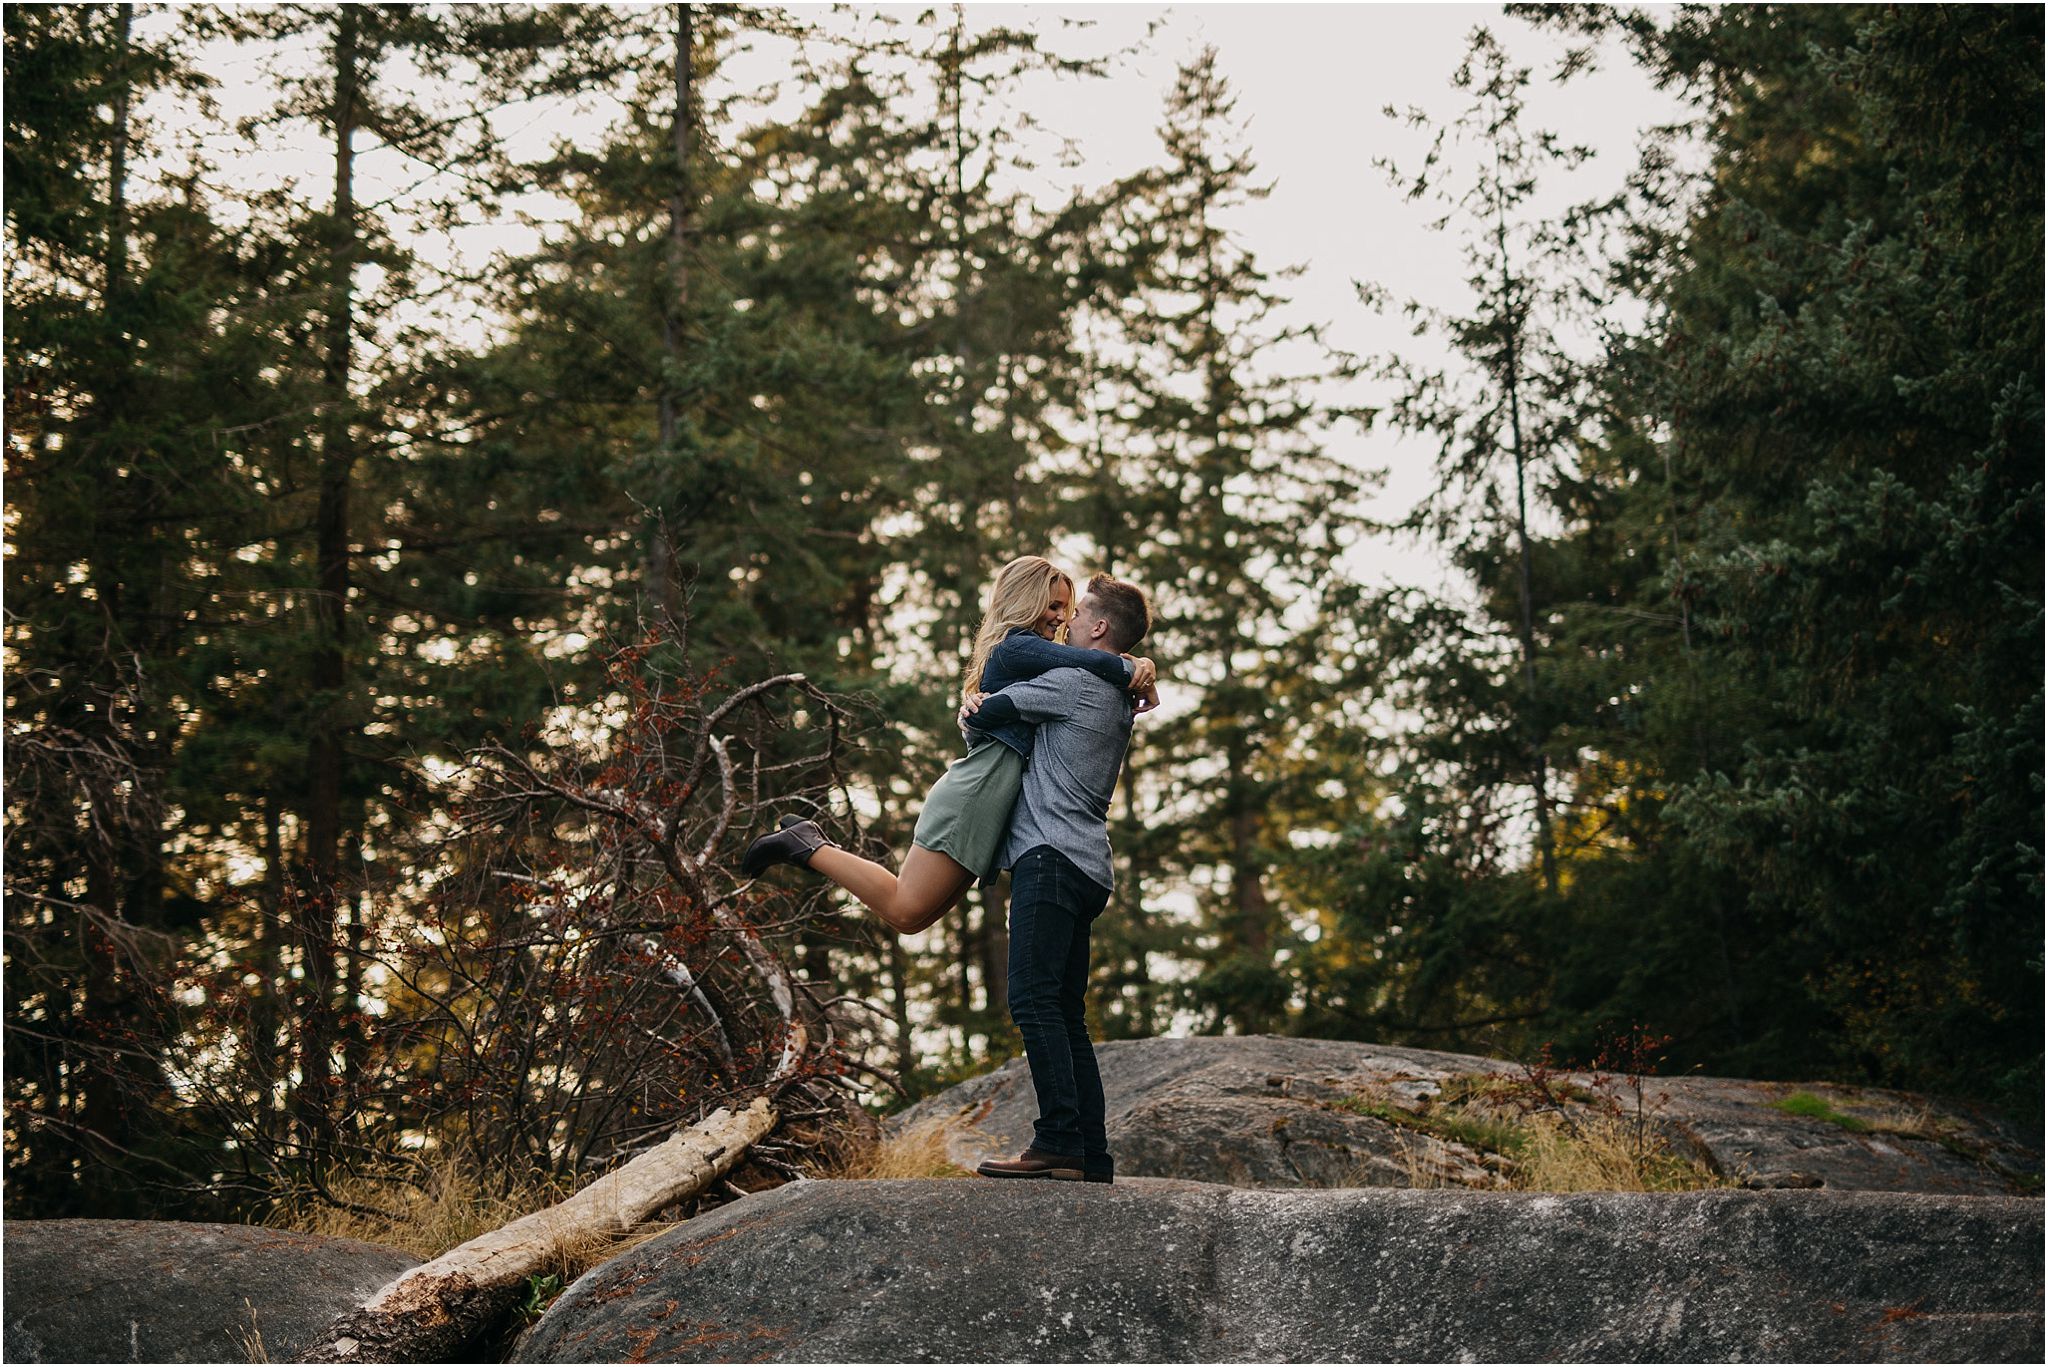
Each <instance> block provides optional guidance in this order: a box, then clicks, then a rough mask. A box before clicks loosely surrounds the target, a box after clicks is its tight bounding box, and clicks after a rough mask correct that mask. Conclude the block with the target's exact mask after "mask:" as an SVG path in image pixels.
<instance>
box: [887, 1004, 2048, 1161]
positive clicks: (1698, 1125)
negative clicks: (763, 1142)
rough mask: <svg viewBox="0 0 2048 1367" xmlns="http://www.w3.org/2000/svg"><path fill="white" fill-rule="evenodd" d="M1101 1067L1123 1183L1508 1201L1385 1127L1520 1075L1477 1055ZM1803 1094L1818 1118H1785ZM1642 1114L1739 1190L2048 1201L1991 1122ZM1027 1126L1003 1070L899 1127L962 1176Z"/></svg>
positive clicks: (1018, 1072)
mask: <svg viewBox="0 0 2048 1367" xmlns="http://www.w3.org/2000/svg"><path fill="white" fill-rule="evenodd" d="M1097 1057H1098V1059H1099V1061H1100V1063H1101V1067H1102V1078H1103V1091H1104V1093H1105V1094H1106V1096H1107V1098H1108V1103H1109V1133H1110V1146H1111V1148H1112V1149H1113V1150H1114V1152H1115V1154H1116V1160H1117V1171H1118V1173H1119V1174H1136V1175H1150V1176H1157V1177H1185V1178H1192V1179H1196V1180H1200V1181H1206V1182H1223V1183H1228V1184H1230V1185H1232V1186H1361V1185H1369V1186H1412V1185H1455V1186H1469V1187H1479V1188H1487V1187H1497V1186H1500V1185H1502V1181H1503V1179H1502V1174H1501V1168H1502V1165H1501V1163H1500V1162H1499V1160H1498V1158H1497V1157H1496V1156H1495V1155H1493V1154H1491V1153H1489V1152H1488V1151H1487V1150H1486V1149H1485V1148H1484V1147H1483V1146H1480V1145H1474V1144H1469V1143H1462V1142H1459V1141H1458V1140H1457V1139H1455V1138H1449V1137H1445V1136H1442V1135H1438V1134H1432V1133H1430V1132H1429V1129H1428V1127H1427V1126H1417V1125H1414V1124H1403V1123H1399V1122H1398V1121H1397V1120H1391V1119H1387V1118H1383V1117H1384V1116H1386V1115H1388V1114H1392V1113H1396V1112H1398V1113H1401V1114H1403V1115H1412V1116H1417V1117H1420V1116H1422V1115H1424V1114H1426V1113H1427V1111H1428V1108H1429V1104H1430V1102H1431V1100H1432V1098H1436V1097H1439V1096H1441V1095H1442V1094H1443V1093H1444V1092H1445V1090H1446V1089H1447V1088H1455V1087H1457V1086H1459V1085H1461V1084H1464V1083H1469V1081H1470V1080H1471V1079H1473V1078H1475V1077H1484V1076H1496V1077H1500V1078H1504V1079H1512V1078H1515V1077H1518V1076H1520V1075H1521V1071H1522V1070H1520V1069H1519V1068H1517V1067H1516V1066H1515V1065H1512V1064H1508V1063H1503V1062H1501V1061H1500V1060H1498V1059H1489V1058H1481V1057H1477V1056H1474V1055H1470V1054H1448V1053H1438V1052H1434V1051H1431V1050H1426V1049H1401V1048H1393V1047H1387V1046H1381V1045H1368V1044H1352V1043H1343V1042H1338V1041H1333V1040H1310V1039H1288V1038H1276V1037H1269V1036H1250V1037H1213V1036H1212V1037H1197V1038H1192V1039H1147V1040H1126V1041H1115V1042H1111V1043H1108V1044H1103V1045H1098V1046H1097ZM1556 1085H1557V1087H1558V1088H1559V1089H1560V1090H1561V1091H1562V1092H1565V1093H1569V1094H1571V1095H1576V1096H1578V1097H1579V1098H1580V1099H1579V1100H1578V1101H1576V1102H1571V1103H1570V1104H1572V1105H1576V1106H1581V1107H1588V1106H1591V1105H1594V1104H1596V1103H1595V1095H1596V1093H1598V1092H1599V1091H1602V1090H1604V1091H1605V1092H1606V1093H1607V1094H1608V1095H1609V1096H1611V1097H1613V1098H1615V1099H1616V1101H1617V1102H1618V1103H1619V1104H1621V1105H1624V1106H1633V1105H1634V1097H1633V1096H1632V1095H1631V1094H1630V1093H1629V1092H1628V1091H1627V1088H1626V1087H1625V1085H1624V1084H1623V1083H1622V1082H1620V1081H1618V1080H1609V1081H1607V1082H1605V1083H1602V1082H1601V1080H1600V1079H1598V1078H1595V1077H1592V1076H1590V1075H1587V1074H1583V1073H1579V1074H1565V1075H1562V1076H1560V1077H1559V1078H1558V1079H1557V1082H1556ZM1801 1094H1804V1095H1806V1096H1808V1097H1812V1098H1814V1099H1816V1100H1818V1101H1819V1102H1821V1103H1823V1105H1822V1107H1819V1108H1814V1109H1823V1110H1825V1111H1826V1112H1827V1113H1828V1114H1827V1115H1821V1116H1815V1115H1803V1114H1795V1113H1792V1112H1788V1111H1787V1110H1785V1109H1782V1105H1783V1103H1785V1102H1786V1101H1787V1100H1788V1099H1796V1098H1798V1097H1799V1096H1800V1095H1801ZM1361 1103H1366V1104H1361ZM1645 1105H1646V1107H1647V1108H1648V1109H1649V1110H1650V1111H1651V1113H1652V1116H1653V1123H1654V1125H1655V1126H1656V1127H1657V1128H1658V1129H1659V1130H1660V1131H1662V1132H1663V1133H1664V1134H1665V1135H1666V1136H1667V1137H1669V1138H1670V1139H1671V1140H1672V1141H1673V1144H1674V1147H1675V1148H1677V1149H1678V1150H1679V1151H1680V1152H1684V1153H1689V1154H1692V1155H1694V1156H1697V1157H1698V1158H1700V1159H1701V1160H1703V1161H1704V1162H1705V1163H1706V1164H1707V1165H1708V1166H1709V1167H1711V1168H1712V1169H1714V1170H1715V1171H1717V1172H1719V1173H1720V1174H1722V1175H1723V1176H1724V1177H1725V1178H1726V1179H1727V1180H1728V1181H1730V1182H1734V1183H1739V1184H1745V1185H1749V1186H1754V1187H1802V1188H1827V1189H1830V1190H1836V1191H1921V1192H1943V1193H1953V1194H1967V1193H1976V1194H1988V1193H2024V1192H2039V1191H2040V1189H2041V1153H2040V1149H2039V1141H2038V1137H2036V1138H2034V1139H2033V1141H2032V1142H2028V1140H2027V1139H2025V1138H2023V1137H2022V1136H2020V1135H2019V1134H2018V1133H2016V1132H2015V1131H2013V1130H2012V1129H2011V1128H2010V1127H2009V1126H2007V1125H2005V1124H2004V1123H2003V1122H2001V1121H1999V1120H1998V1119H1997V1118H1995V1117H1993V1116H1990V1115H1987V1114H1984V1113H1980V1112H1975V1111H1971V1110H1968V1109H1965V1108H1959V1107H1955V1106H1941V1105H1936V1104H1935V1103H1932V1102H1929V1101H1928V1100H1926V1099H1925V1098H1922V1097H1916V1096H1911V1095H1908V1094H1906V1093H1901V1092H1883V1091H1876V1090H1871V1089H1864V1088H1854V1087H1837V1086H1831V1085H1827V1084H1800V1085H1796V1086H1795V1085H1793V1084H1788V1083H1772V1082H1745V1081H1739V1080H1734V1079H1725V1078H1706V1077H1675V1078H1650V1079H1647V1080H1646V1097H1645ZM1374 1109H1378V1110H1379V1111H1380V1112H1381V1114H1380V1115H1375V1114H1371V1113H1370V1112H1371V1111H1373V1110H1374ZM1036 1113H1037V1106H1036V1102H1035V1100H1034V1098H1033V1096H1032V1091H1031V1076H1030V1073H1029V1072H1028V1070H1027V1069H1026V1067H1025V1064H1024V1060H1022V1059H1013V1060H1011V1061H1010V1062H1009V1063H1007V1064H1005V1065H1004V1066H1003V1067H1001V1068H998V1069H996V1070H995V1071H994V1072H991V1073H987V1074H984V1075H983V1076H981V1077H978V1078H974V1079H972V1080H971V1081H968V1082H964V1083H961V1084H960V1085H959V1086H957V1087H953V1088H951V1089H949V1090H947V1091H945V1092H942V1093H940V1094H938V1095H937V1096H934V1097H930V1098H928V1099H927V1100H925V1101H923V1102H921V1103H919V1104H918V1105H917V1106H915V1107H912V1108H911V1109H910V1110H908V1111H905V1112H903V1113H902V1114H901V1115H900V1116H898V1117H896V1118H895V1119H894V1120H893V1121H892V1122H891V1124H892V1125H893V1126H894V1127H895V1128H897V1129H899V1130H900V1129H902V1128H905V1127H908V1126H914V1125H919V1124H938V1123H944V1124H945V1125H946V1127H947V1131H946V1133H947V1140H946V1142H947V1147H948V1150H949V1152H950V1154H951V1156H952V1158H953V1161H954V1162H956V1163H959V1164H960V1165H961V1166H963V1167H968V1168H971V1167H972V1166H973V1165H974V1164H975V1163H976V1162H978V1161H980V1159H981V1158H983V1157H985V1156H988V1155H990V1154H1000V1155H1003V1156H1008V1155H1010V1154H1014V1153H1015V1152H1017V1151H1018V1150H1019V1149H1021V1148H1023V1147H1024V1145H1025V1144H1026V1143H1027V1142H1028V1141H1029V1139H1030V1137H1031V1121H1032V1117H1033V1116H1034V1115H1035V1114H1036ZM1830 1116H1832V1117H1833V1118H1829V1117H1830ZM1859 1125H1860V1126H1864V1127H1866V1128H1861V1129H1858V1128H1855V1127H1856V1126H1859Z"/></svg>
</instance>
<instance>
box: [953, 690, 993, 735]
mask: <svg viewBox="0 0 2048 1367" xmlns="http://www.w3.org/2000/svg"><path fill="white" fill-rule="evenodd" d="M987 697H988V694H986V693H969V694H968V695H967V701H966V702H963V703H961V704H960V715H959V718H958V720H959V723H960V728H961V730H963V731H964V730H966V729H967V719H968V718H969V717H971V716H973V715H974V714H975V713H976V712H979V711H980V710H981V704H982V702H983V700H984V699H986V698H987Z"/></svg>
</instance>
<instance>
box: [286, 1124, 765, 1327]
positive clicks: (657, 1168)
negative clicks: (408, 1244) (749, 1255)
mask: <svg viewBox="0 0 2048 1367" xmlns="http://www.w3.org/2000/svg"><path fill="white" fill-rule="evenodd" d="M779 1118H780V1117H779V1116H778V1114H777V1112H776V1109H775V1106H774V1105H773V1103H771V1102H770V1101H769V1100H768V1098H767V1097H765V1096H763V1097H756V1098H755V1099H754V1103H753V1104H752V1105H751V1106H749V1107H748V1108H747V1109H746V1110H744V1111H741V1112H739V1113H737V1114H734V1113H733V1112H731V1111H728V1110H725V1109H723V1108H721V1109H719V1110H716V1111H714V1112H712V1113H711V1114H710V1115H709V1116H706V1117H705V1118H704V1119H703V1120H701V1121H699V1122H698V1123H697V1124H695V1125H692V1126H691V1127H690V1128H689V1129H687V1130H684V1131H682V1132H681V1133H679V1134H677V1135H675V1136H674V1137H673V1138H671V1139H669V1140H668V1141H667V1142H666V1143H664V1144H662V1145H661V1146H660V1147H659V1148H656V1149H653V1150H650V1151H649V1152H647V1153H644V1154H642V1155H640V1157H638V1158H636V1159H634V1160H633V1161H632V1162H630V1163H628V1164H626V1165H625V1166H624V1167H622V1168H620V1169H619V1170H618V1171H616V1172H612V1173H607V1174H606V1175H605V1176H603V1177H600V1178H599V1179H598V1180H597V1181H595V1182H592V1183H591V1184H590V1185H589V1186H587V1187H585V1188H584V1189H583V1190H582V1191H579V1192H577V1193H576V1194H575V1195H574V1196H572V1197H570V1198H569V1199H568V1200H566V1201H564V1202H562V1203H561V1204H560V1205H557V1206H551V1207H549V1208H548V1209H547V1210H542V1211H536V1212H535V1213H534V1214H532V1215H528V1216H525V1217H523V1218H521V1219H518V1220H514V1221H513V1222H512V1223H511V1224H509V1225H506V1226H504V1227H503V1228H502V1229H496V1230H493V1231H491V1232H490V1233H489V1234H486V1235H483V1236H482V1237H480V1238H476V1239H471V1240H470V1241H469V1242H468V1243H466V1244H463V1245H462V1246H461V1247H459V1248H454V1249H451V1250H449V1251H448V1252H446V1253H443V1254H442V1255H441V1256H440V1257H438V1258H436V1259H434V1260H433V1261H432V1262H430V1263H425V1264H422V1265H421V1266H419V1267H416V1268H414V1269H413V1270H412V1271H410V1272H408V1273H406V1274H405V1275H404V1276H402V1277H400V1278H399V1279H398V1280H396V1281H394V1282H392V1283H391V1284H390V1285H388V1286H386V1287H384V1288H383V1289H382V1290H381V1291H379V1292H377V1294H376V1295H374V1296H372V1297H371V1298H370V1299H369V1300H368V1301H367V1302H365V1303H364V1304H363V1305H362V1307H361V1308H359V1309H357V1310H353V1311H351V1312H349V1313H348V1314H346V1315H344V1316H342V1317H341V1318H340V1319H339V1320H337V1321H336V1322H335V1323H334V1324H333V1325H332V1326H331V1327H330V1328H329V1329H328V1331H327V1336H326V1338H325V1339H324V1340H323V1341H322V1342H321V1343H320V1344H318V1345H317V1346H315V1347H313V1348H311V1349H309V1350H307V1351H306V1352H305V1353H303V1354H301V1355H300V1357H299V1359H298V1360H299V1361H301V1362H457V1361H461V1360H462V1358H461V1356H460V1354H461V1353H462V1350H463V1349H464V1347H465V1346H466V1345H468V1344H469V1343H470V1342H472V1341H473V1340H474V1339H476V1338H477V1337H478V1336H479V1335H481V1334H482V1333H484V1332H486V1331H487V1330H489V1329H490V1328H491V1326H492V1325H493V1324H494V1323H495V1322H496V1320H497V1319H498V1317H499V1316H500V1315H502V1314H503V1313H504V1312H505V1311H506V1310H507V1309H509V1308H510V1307H511V1306H512V1304H513V1303H514V1302H515V1301H516V1300H517V1299H518V1297H519V1294H520V1291H521V1289H522V1287H523V1286H524V1283H525V1281H526V1279H527V1278H528V1277H530V1276H533V1275H535V1274H536V1273H539V1272H542V1271H545V1270H546V1269H547V1268H548V1267H549V1266H551V1265H553V1264H554V1263H555V1262H556V1260H557V1259H558V1258H559V1257H560V1255H561V1253H562V1251H563V1250H564V1249H566V1248H571V1247H574V1246H575V1245H577V1244H579V1243H584V1242H587V1241H589V1240H591V1239H593V1238H611V1237H616V1236H619V1235H623V1234H626V1233H628V1232H629V1231H631V1230H632V1229H633V1228H634V1226H636V1225H639V1224H642V1223H645V1222H646V1221H647V1220H648V1219H650V1218H651V1217H652V1216H653V1215H654V1213H655V1212H656V1211H658V1210H660V1209H661V1208H662V1207H663V1206H666V1205H669V1204H671V1203H672V1202H676V1201H684V1200H688V1199H689V1198H690V1197H692V1196H695V1195H696V1194H697V1193H698V1192H701V1191H703V1190H704V1189H706V1188H707V1187H709V1186H710V1185H711V1184H712V1183H713V1182H716V1181H717V1180H718V1179H719V1178H721V1177H723V1176H724V1175H725V1174H726V1173H728V1172H730V1171H732V1169H733V1168H734V1167H736V1166H737V1165H738V1164H739V1162H740V1160H741V1159H742V1158H744V1157H745V1156H746V1153H747V1150H748V1149H749V1148H751V1147H752V1146H753V1145H754V1144H756V1143H758V1142H759V1141H760V1140H761V1139H762V1138H763V1137H765V1136H766V1135H767V1134H768V1132H769V1131H771V1130H773V1129H774V1128H775V1125H776V1122H777V1120H778V1119H779Z"/></svg>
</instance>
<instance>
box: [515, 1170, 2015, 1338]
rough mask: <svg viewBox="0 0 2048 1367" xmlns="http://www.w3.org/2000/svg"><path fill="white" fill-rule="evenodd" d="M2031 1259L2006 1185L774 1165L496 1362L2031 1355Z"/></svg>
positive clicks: (621, 1264) (618, 1261)
mask: <svg viewBox="0 0 2048 1367" xmlns="http://www.w3.org/2000/svg"><path fill="white" fill-rule="evenodd" d="M2041 1252H2042V1209H2041V1203H2040V1202H2039V1201H2036V1200H2030V1199H2025V1198H2016V1197H1955V1196H1924V1195H1898V1194H1890V1193H1872V1192H1827V1191H1796V1192H1795V1191H1787V1192H1779V1191H1772V1192H1746V1191H1729V1190H1721V1191H1701V1192H1675V1193H1657V1194H1641V1193H1605V1192H1603V1193H1584V1194H1578V1195H1572V1196H1554V1195H1536V1194H1524V1193H1507V1192H1473V1191H1397V1190H1385V1189H1360V1188H1354V1189H1349V1190H1325V1191H1251V1190H1240V1189H1232V1188H1229V1187H1221V1186H1213V1185H1203V1184H1197V1183H1188V1182H1174V1181H1153V1180H1145V1179H1139V1180H1137V1181H1135V1182H1124V1181H1122V1180H1119V1182H1118V1184H1117V1185H1115V1186H1111V1187H1104V1186H1086V1185H1081V1184H1067V1183H1051V1182H1012V1183H996V1182H987V1181H981V1180H956V1181H899V1182H798V1183H792V1184H791V1185H789V1186H786V1187H783V1188H780V1189H779V1190H776V1191H773V1192H769V1193H765V1194H762V1195H759V1196H753V1197H749V1198H747V1199H746V1200H744V1201H740V1202H737V1203H735V1204H733V1205H731V1206H727V1207H725V1208H723V1209H721V1210H719V1211H717V1212H716V1213H714V1214H712V1215H709V1216H706V1217H704V1218H702V1219H700V1220H693V1221H691V1222H689V1223H688V1224H686V1225H683V1226H681V1227H679V1228H677V1229H675V1230H674V1231H672V1232H671V1233H669V1234H666V1235H664V1236H662V1237H661V1238H659V1239H655V1240H653V1241H651V1242H649V1243H646V1244H643V1245H641V1246H640V1247H638V1248H636V1249H634V1250H632V1251H630V1252H628V1253H626V1254H623V1255H621V1256H620V1257H618V1258H615V1259H613V1260H612V1261H610V1262H608V1263H606V1264H604V1265H603V1266H602V1267H600V1268H598V1269H596V1270H594V1271H592V1272H591V1273H589V1274H588V1275H587V1276H585V1277H583V1278H582V1279H581V1280H579V1281H578V1282H577V1283H576V1284H575V1285H574V1286H572V1287H571V1288H570V1289H569V1290H568V1291H567V1292H566V1293H565V1294H564V1295H563V1296H562V1297H561V1299H560V1300H558V1301H557V1302H556V1303H555V1305H554V1306H553V1307H552V1308H551V1309H550V1310H549V1311H548V1313H547V1314H546V1315H545V1316H544V1317H543V1318H542V1320H541V1322H540V1323H539V1324H538V1325H537V1326H536V1327H535V1328H534V1330H533V1331H532V1333H531V1334H530V1335H529V1336H528V1337H527V1338H526V1339H525V1340H524V1341H523V1342H522V1344H521V1345H520V1348H519V1351H518V1354H517V1356H516V1357H515V1359H514V1360H515V1361H522V1362H593V1361H610V1362H620V1361H625V1362H731V1361H810V1362H833V1361H839V1362H845V1361H856V1362H858V1361H869V1362H890V1361H896V1362H935V1361H996V1362H1005V1361H1022V1362H1061V1361H1080V1362H1087V1361H1122V1362H1150V1361H1173V1360H1179V1361H1191V1362H1260V1361H1264V1362H1305V1361H1324V1362H1331V1361H1337V1362H1341V1361H1360V1360H1363V1361H1373V1360H1380V1361H1503V1360H1506V1361H1513V1360H1521V1361H1543V1360H1567V1361H1569V1360H1579V1361H1589V1360H1590V1361H1603V1360H1604V1361H1615V1360H1630V1361H1688V1360H1690V1361H1753V1360H1757V1359H1766V1360H1775V1361H1807V1362H1820V1361H1886V1362H1904V1361H1987V1362H2039V1361H2040V1360H2041V1352H2042V1318H2041V1312H2042V1293H2041V1288H2042V1257H2041Z"/></svg>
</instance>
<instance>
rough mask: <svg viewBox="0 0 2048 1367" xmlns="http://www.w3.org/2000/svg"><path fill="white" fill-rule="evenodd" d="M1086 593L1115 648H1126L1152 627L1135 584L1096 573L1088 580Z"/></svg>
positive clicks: (1143, 599) (1147, 610)
mask: <svg viewBox="0 0 2048 1367" xmlns="http://www.w3.org/2000/svg"><path fill="white" fill-rule="evenodd" d="M1088 594H1089V596H1091V597H1093V598H1094V599H1095V602H1096V605H1097V607H1099V608H1100V609H1101V612H1102V620H1103V621H1105V622H1107V623H1109V635H1110V641H1111V644H1113V645H1115V646H1116V648H1117V649H1118V650H1119V651H1127V650H1129V649H1130V648H1131V647H1132V646H1135V645H1136V644H1138V642H1140V641H1142V640H1144V639H1145V633H1146V632H1148V631H1150V630H1152V607H1151V605H1150V604H1149V603H1147V602H1146V601H1145V594H1144V591H1143V590H1141V589H1140V588H1139V587H1138V586H1137V585H1136V584H1126V583H1124V582H1123V580H1121V579H1112V578H1110V577H1109V576H1108V575H1106V574H1098V575H1096V576H1095V577H1094V578H1093V579H1090V580H1089V581H1088Z"/></svg>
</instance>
